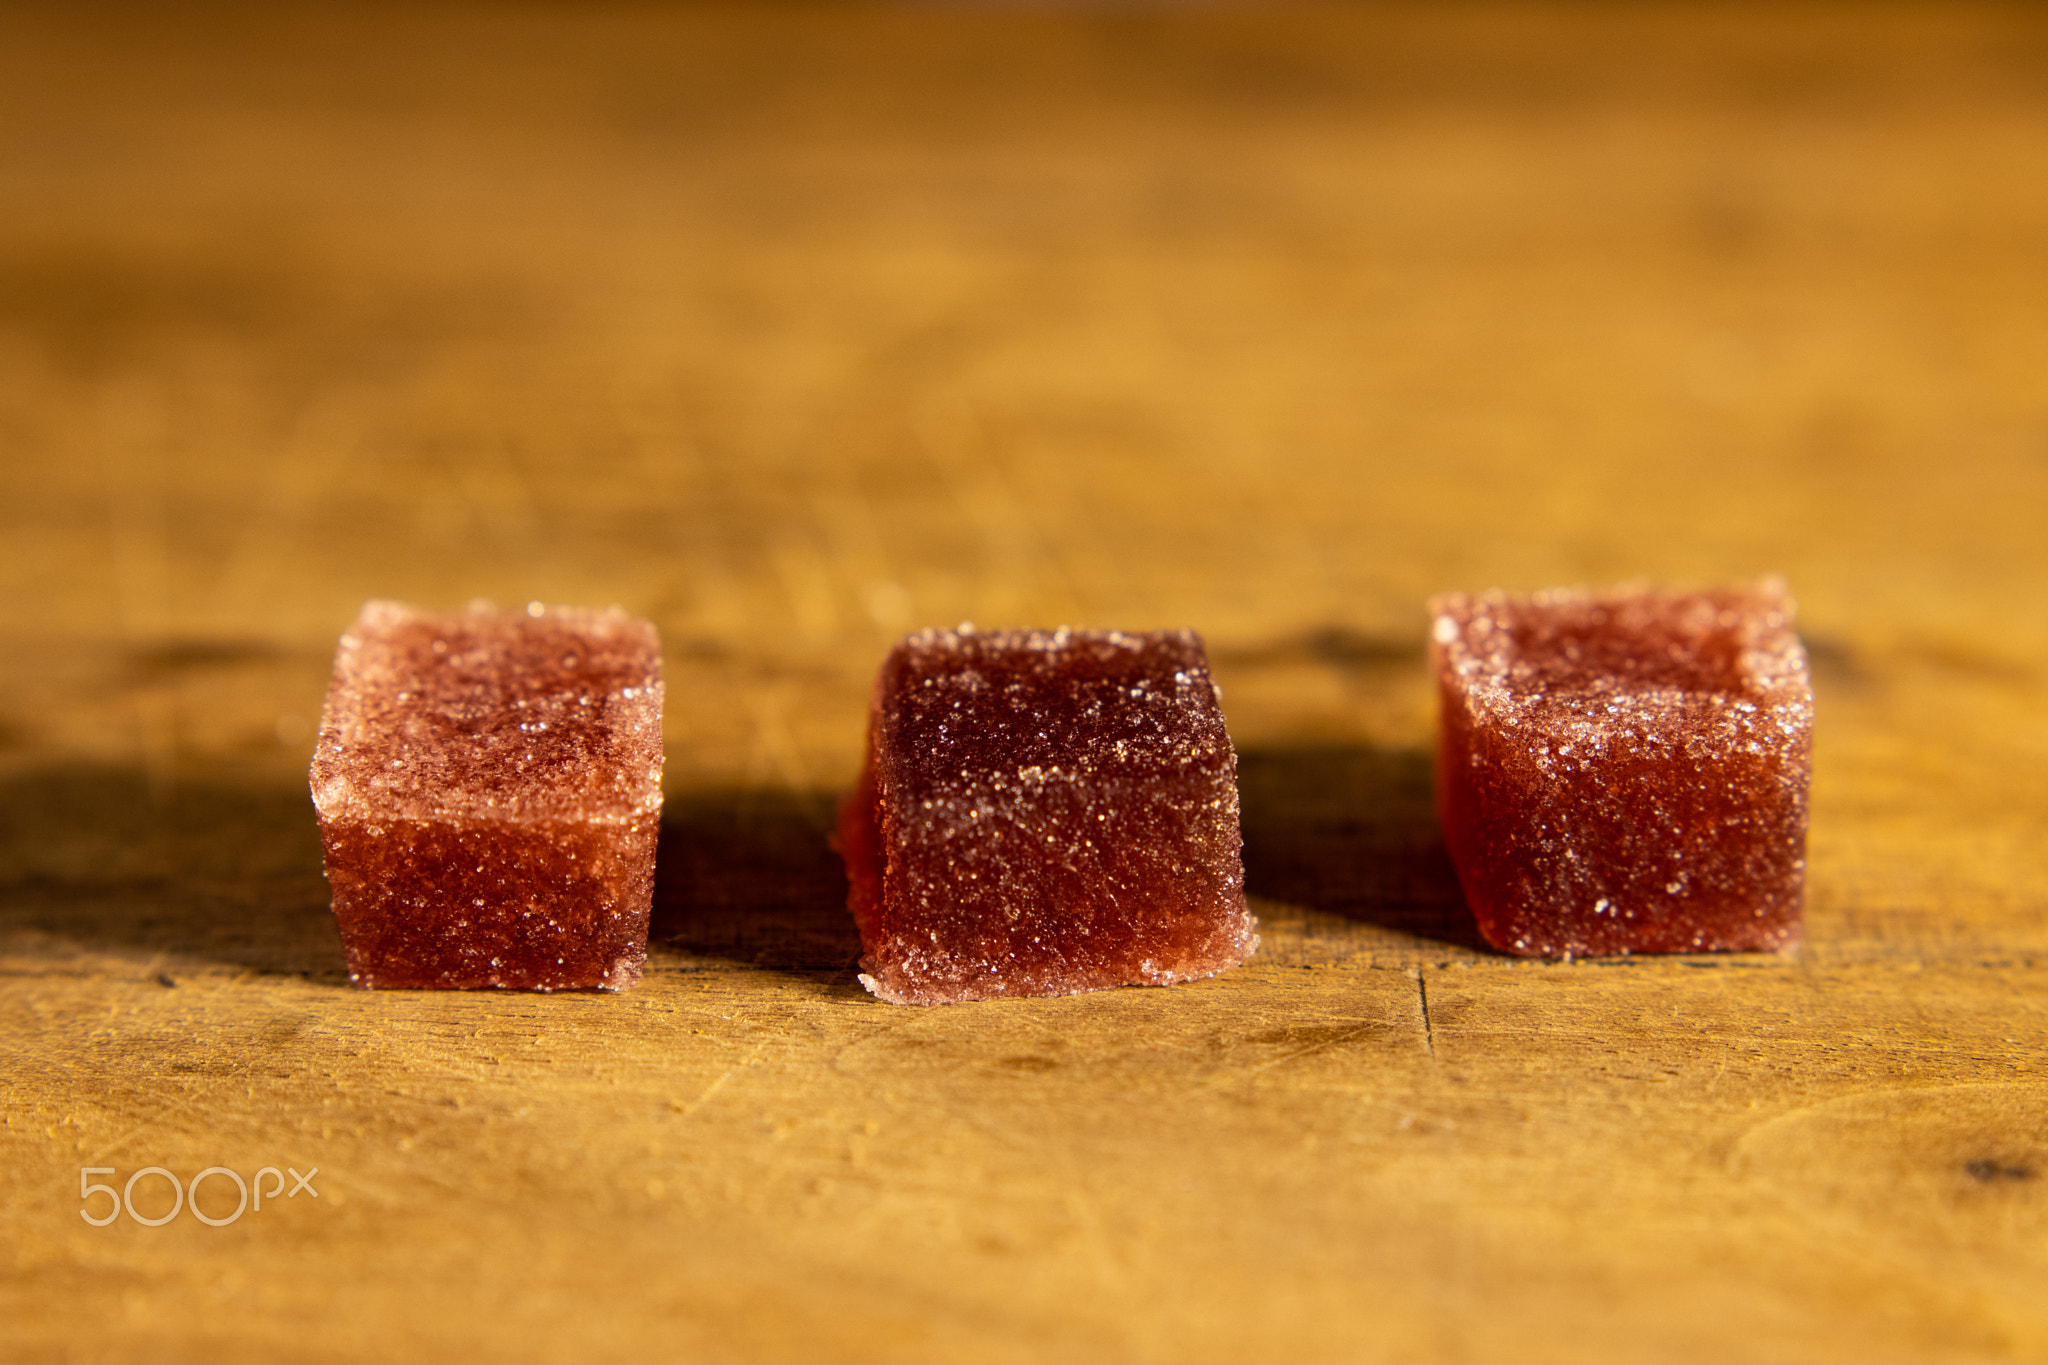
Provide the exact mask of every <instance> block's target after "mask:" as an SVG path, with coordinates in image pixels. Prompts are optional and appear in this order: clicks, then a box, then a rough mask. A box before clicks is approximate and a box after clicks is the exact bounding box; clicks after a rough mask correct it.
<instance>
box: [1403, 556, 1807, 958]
mask: <svg viewBox="0 0 2048 1365" xmlns="http://www.w3.org/2000/svg"><path fill="white" fill-rule="evenodd" d="M1430 607H1431V614H1432V616H1433V617H1434V622H1433V631H1432V651H1431V652H1432V658H1433V662H1434V664H1435V669H1436V674H1437V682H1438V688H1439V693H1440V701H1441V712H1442V725H1441V731H1440V741H1439V746H1438V753H1437V803H1438V808H1439V813H1440V816H1441V818H1442V822H1443V829H1444V837H1445V842H1446V843H1447V844H1448V846H1449V848H1450V851H1451V857H1452V861H1453V862H1454V863H1455V864H1456V866H1457V869H1458V877H1459V881H1460V882H1461V884H1462V885H1463V886H1464V889H1465V896H1466V900H1467V902H1468V903H1469V904H1470V905H1471V907H1472V911H1473V914H1474V916H1475V917H1476V918H1477V920H1478V923H1479V929H1480V931H1481V933H1483V934H1484V935H1485V936H1486V938H1487V940H1488V941H1489V942H1490V943H1492V944H1493V945H1494V946H1495V947H1498V948H1501V949H1503V950H1505V951H1508V952H1515V953H1528V954H1544V955H1578V954H1606V953H1629V952H1694V951H1702V950H1708V949H1740V948H1777V947H1783V946H1785V945H1787V944H1789V943H1792V942H1795V941H1797V939H1798V936H1799V932H1800V920H1801V910H1802V906H1803V892H1804V884H1805V869H1806V861H1805V860H1806V819H1807V787H1808V782H1809V774H1810V770H1811V753H1812V733H1813V691H1812V686H1811V684H1810V682H1809V679H1808V676H1807V668H1806V655H1805V651H1804V650H1803V649H1802V647H1801V646H1800V643H1799V639H1798V637H1797V636H1796V635H1795V634H1794V633H1793V631H1792V627H1791V617H1792V605H1791V602H1790V600H1789V599H1788V598H1787V597H1786V595H1785V591H1784V586H1783V585H1782V584H1781V583H1778V582H1777V581H1775V580H1769V581H1766V582H1763V583H1760V584H1756V585H1754V586H1751V587H1743V588H1729V589H1720V590H1714V591H1706V592H1691V593H1674V592H1658V591H1649V590H1621V591H1615V592H1606V593H1592V592H1582V591H1556V592H1547V593H1538V594H1536V595H1534V596H1531V597H1510V596H1507V595H1504V594H1500V593H1488V594H1484V595H1481V596H1467V595H1465V594H1462V593H1454V594H1450V595H1447V596H1444V597H1439V598H1437V599H1435V600H1434V601H1432V602H1431V604H1430Z"/></svg>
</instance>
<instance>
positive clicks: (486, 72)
mask: <svg viewBox="0 0 2048 1365" xmlns="http://www.w3.org/2000/svg"><path fill="white" fill-rule="evenodd" d="M2044 525H2048V16H2044V14H2043V12H2042V11H2041V10H2039V9H2036V8H2025V7H2016V8H1983V7H1969V6H1934V5H1929V6H1856V7H1843V8H1831V7H1821V6H1794V7H1765V6H1759V7H1755V8H1747V7H1739V6H1712V7H1708V6H1697V7H1669V8H1653V7H1647V6H1606V5H1599V6H1591V7H1587V8H1553V7H1543V6H1535V5H1528V6H1507V7H1487V6H1476V5H1459V6H1444V7H1437V6H1428V7H1417V8H1344V9H1307V8H1274V7H1260V8H1253V9H1241V10H1240V9H1228V8H1224V9H1216V8H1206V7H1193V8H1171V7H1161V8H1154V7H1112V8H1108V9H1103V10H1092V9H1089V8H1086V7H1079V6H1051V7H1044V8H1038V7H1030V6H1018V7H1011V6H993V7H965V8H955V7H944V6H924V7H903V8H893V9H835V8H812V7H792V6H779V5H777V6H764V7H760V8H667V7H657V6H641V7H615V8H599V7H588V6H559V7H557V6H540V5H516V6H514V5H508V6H504V7H500V8H473V7H456V6H426V7H421V6H390V7H370V6H360V7H350V8H329V7H322V6H280V7H244V8H235V9H221V10H214V9H206V8H194V7H187V6H176V7H160V8H150V9H138V10H135V11H132V12H131V11H123V10H117V9H113V8H109V7H81V6H57V5H51V6H12V5H11V6H6V7H4V8H0V527H4V530H0V820H4V825H0V1356H4V1357H5V1358H6V1359H8V1360H9V1361H16V1360H20V1361H40V1360H52V1361H63V1360H137V1361H143V1360H147V1361H177V1360H206V1361H239V1360H277V1359H292V1360H310V1361H326V1360H334V1361H341V1360H349V1361H357V1360H362V1361H369V1360H377V1361H384V1360H403V1359H429V1358H449V1359H453V1358H456V1357H457V1356H458V1355H466V1354H468V1353H470V1352H478V1351H488V1352H489V1353H490V1355H491V1358H495V1359H500V1360H508V1361H526V1360H535V1361H538V1360H561V1359H569V1358H605V1357H616V1358H623V1359H632V1360H648V1359H679V1360H689V1361H706V1362H721V1361H748V1362H751V1361H782V1360H814V1359H821V1358H830V1359H834V1360H847V1361H890V1362H895V1361H955V1360H982V1361H1013V1360H1014V1361H1027V1360H1028V1361H1037V1360H1050V1359H1078V1360H1100V1361H1138V1362H1146V1361H1167V1360H1192V1361H1239V1360H1289V1361H1294V1360H1300V1361H1332V1362H1338V1361H1342V1362H1354V1361H1390V1362H1434V1361H1448V1362H1457V1361H1473V1362H1478V1361H1500V1360H1513V1361H1528V1362H1548V1361H1558V1362H1565V1361H1588V1362H1610V1361H1611V1362H1638V1361H1670V1362H1694V1361H1698V1362H1709V1361H1712V1362H1720V1361H1728V1360H1744V1361H1759V1362H1794V1361H1818V1360H1840V1359H1853V1360H1860V1361H1866V1362H1871V1363H1872V1365H1877V1363H1878V1362H1894V1361H1896V1362H1906V1361H1913V1362H1921V1361H1956V1362H1976V1361H2006V1360H2011V1361H2028V1360H2042V1359H2048V1072H2044V1061H2048V848H2044V841H2043V831H2044V817H2048V611H2044V609H2043V605H2042V604H2043V602H2044V601H2048V535H2044V533H2043V527H2044ZM1773 570H1775V571H1779V572H1782V573H1784V574H1785V575H1786V576H1787V577H1788V579H1789V580H1790V582H1791V584H1792V586H1793V588H1794V590H1795V592H1796V593H1797V594H1798V596H1799V598H1800V601H1801V605H1802V611H1803V616H1802V622H1803V627H1804V629H1805V631H1806V633H1807V636H1808V639H1809V642H1810V644H1811V646H1812V650H1813V655H1814V661H1815V667H1816V684H1817V691H1818V697H1819V728H1818V754H1817V758H1816V771H1815V785H1814V795H1813V834H1812V858H1811V905H1810V913H1809V934H1808V941H1807V944H1806V946H1805V947H1804V949H1803V950H1801V951H1800V952H1798V953H1796V954H1792V955H1788V956H1784V957H1775V956H1730V957H1721V958H1675V959H1663V960H1633V961H1594V962H1573V963H1569V964H1564V963H1547V962H1527V961H1516V960H1510V959H1507V958H1504V957H1500V956H1498V955H1494V954H1491V953H1488V952H1485V951H1482V950H1479V949H1478V948H1477V947H1476V946H1475V940H1474V937H1473V932H1472V928H1471V925H1470V923H1469V919H1468V918H1467V917H1466V916H1465V915H1464V912H1463V910H1462V908H1461V905H1460V902H1459V900H1458V895H1457V891H1456V889H1455V885H1454V884H1453V882H1452V881H1451V879H1450V876H1449V872H1448V869H1447V867H1446V866H1445V863H1444V860H1443V856H1442V854H1441V852H1440V850H1439V847H1438V844H1437V841H1436V835H1435V831H1434V826H1433V821H1432V817H1431V815H1430V810H1429V790H1428V782H1429V777H1428V768H1427V752H1428V744H1429V742H1430V726H1431V717H1430V713H1429V709H1428V707H1429V702H1428V693H1427V690H1426V688H1425V686H1424V682H1423V677H1422V657H1421V639H1422V615H1421V602H1422V599H1423V598H1424V597H1425V596H1426V595H1427V594H1429V593H1431V592H1433V591H1437V590H1441V589H1444V588H1451V587H1467V588H1478V587H1486V586H1489V585H1496V584H1498V585H1503V586H1508V587H1515V588H1533V587H1539V586H1543V585H1546V584H1552V583H1561V582H1584V581H1593V582H1602V581H1611V580H1618V579H1624V578H1632V577H1648V578H1654V579H1659V580H1670V581H1681V582H1697V581H1708V580H1717V579H1726V578H1733V577H1747V576H1751V575H1755V574H1757V573H1761V572H1766V571H1773ZM373 595H387V596H397V597H403V598H408V599H413V600H416V601H420V602H425V603H431V604H455V603H460V602H462V601H464V600H466V599H468V598H471V597H473V596H487V597H491V598H494V599H496V600H499V601H502V602H518V601H524V600H527V599H530V598H543V599H546V600H549V601H558V602H572V603H583V604H590V605H604V604H607V603H612V602H616V603H619V604H621V605H623V606H625V607H627V608H628V609H630V610H632V611H634V612H637V613H641V614H645V615H647V616H649V617H651V618H652V619H654V620H655V621H656V622H657V623H658V624H659V626H660V628H661V630H662V632H663V636H664V641H665V648H666V651H667V656H666V658H667V668H668V676H669V717H668V741H669V751H668V752H669V760H668V762H669V773H668V791H669V809H668V817H667V823H666V825H665V834H664V841H663V850H662V861H661V871H660V891H659V905H658V908H657V924H656V942H655V945H654V948H653V951H652V955H651V959H650V964H649V968H650V969H649V972H648V975H647V979H646V981H645V983H644V984H643V986H642V987H641V988H640V989H639V990H637V991H634V992H632V993H630V994H627V995H624V996H619V997H599V996H569V997H558V998H544V997H532V996H519V995H488V994H463V995H455V994H447V995H436V994H403V993H394V994H376V995H372V994H364V993H359V992H355V991H353V990H350V989H349V988H348V987H347V985H346V983H345V979H344V975H343V972H342V964H341V957H340V951H339V946H338V943H337V941H336V938H335V934H334V930H333V927H332V924H331V921H330V919H329V917H328V915H327V911H326V903H325V886H324V883H323V882H322V880H321V876H320V868H319V852H318V842H317V839H316V836H315V830H314V826H313V817H312V812H311V809H310V806H309V803H308V801H307V797H306V793H305V789H304V776H303V774H304V767H305V763H306V760H307V757H308V754H309V750H310V742H311V732H312V724H313V721H314V719H315V717H316V715H317V710H318V706H319V702H320V697H321V693H322V689H323V687H324V680H325V672H326V666H327V659H328V656H329V652H330V651H331V649H332V645H333V640H334V637H335V635H336V634H337V633H338V632H339V630H340V629H341V627H342V626H343V625H344V624H346V622H347V621H348V620H349V619H350V617H351V615H352V613H353V612H354V611H355V609H356V607H357V606H358V604H359V603H360V602H361V601H362V599H364V598H366V597H369V596H373ZM962 618H971V619H973V620H975V621H978V622H981V623H984V624H1009V623H1018V624H1040V625H1052V624H1057V623H1060V622H1071V623H1074V624H1086V625H1102V626H1110V625H1114V626H1126V627H1152V626H1161V625H1181V624H1187V625H1193V626H1195V627H1197V628H1199V629H1201V630H1202V631H1204V632H1205V634H1206V635H1207V637H1208V639H1209V641H1210V643H1211V646H1212V649H1213V652H1214V655H1215V659H1216V667H1217V673H1218V676H1219V678H1220V679H1221V680H1222V683H1223V685H1224V688H1225V707H1226V710H1227V711H1228V713H1229V716H1230V720H1231V724H1232V729H1233V733H1234V735H1235V737H1236V739H1237V742H1238V745H1239V748H1240V751H1241V755H1242V776H1243V791H1244V812H1245V822H1246V838H1247V850H1246V852H1247V864H1248V868H1249V877H1250V886H1251V890H1252V892H1253V894H1254V896H1255V899H1256V905H1257V909H1258V911H1259V913H1260V914H1261V916H1262V918H1263V921H1264V927H1265V948H1264V951H1263V952H1262V953H1261V954H1260V955H1259V956H1258V957H1257V958H1256V959H1255V960H1254V961H1253V962H1252V963H1250V964H1249V965H1248V966H1246V967H1245V968H1244V969H1242V970H1241V971H1238V972H1235V973H1232V974H1230V975H1227V976H1225V977H1223V978H1220V979H1217V980H1212V981H1208V982H1203V983H1199V984H1194V985H1190V986H1186V987H1181V988H1175V989H1169V990H1127V991H1118V992H1111V993H1107V994H1101V995H1095V996H1088V997H1081V998H1074V999H1064V1000H1039V1001H1015V1002H1004V1003H997V1004H987V1005H977V1006H967V1007H955V1008H945V1009H936V1010H928V1011H919V1010H911V1009H900V1008H894V1007H891V1006H887V1005H883V1004H880V1003H878V1002H876V1001H874V1000H872V999H871V998H869V997H868V996H866V995H865V994H864V993H863V992H862V991H861V990H860V988H859V987H858V986H857V985H856V984H855V982H854V980H853V974H852V970H851V963H852V960H853V957H854V956H855V954H856V952H857V945H856V942H855V940H854V938H853V937H852V934H851V932H850V928H849V926H848V923H847V920H846V918H845V915H844V912H843V909H842V906H841V898H842V895H843V883H842V880H841V877H840V873H839V870H838V866H837V863H836V861H835V859H834V857H833V855H832V854H831V853H830V852H829V850H828V849H827V848H826V847H825V844H824V829H825V827H826V823H827V820H828V817H829V811H830V803H831V800H832V796H833V793H834V791H835V790H836V789H837V788H838V787H839V786H841V785H842V784H844V783H845V782H846V781H847V780H848V778H849V777H850V776H851V773H852V771H853V768H854V765H855V763H856V761H857V758H858V753H859V744H860V726H861V720H862V712H863V706H864V702H865V694H866V687H867V683H868V680H869V677H870V676H871V671H872V669H873V667H874V665H875V663H876V662H877V661H878V659H879V658H880V655H881V653H882V651H883V649H884V648H885V647H886V645H887V642H888V641H889V639H890V638H891V637H892V636H893V635H894V634H895V633H897V632H900V631H902V630H904V629H907V628H910V627H912V626H915V625H918V624H924V623H933V622H938V623H951V622H953V621H956V620H959V619H962ZM150 1166H162V1167H166V1168H168V1169H170V1170H171V1171H173V1172H175V1173H176V1174H178V1175H179V1176H180V1177H182V1178H190V1177H191V1176H193V1175H194V1174H196V1173H197V1172H198V1171H199V1170H201V1169H202V1168H206V1167H213V1166H221V1167H227V1168H231V1169H233V1170H235V1171H237V1172H239V1173H241V1174H243V1175H245V1176H246V1175H249V1174H253V1173H254V1172H255V1171H256V1170H257V1169H258V1168H260V1167H265V1166H275V1167H279V1168H283V1167H286V1166H290V1167H293V1168H295V1169H297V1170H299V1171H301V1172H303V1171H306V1170H308V1169H310V1168H313V1167H317V1168H318V1171H319V1174H318V1175H317V1177H315V1178H314V1181H313V1184H314V1187H315V1188H316V1189H317V1191H318V1197H317V1199H316V1198H315V1197H313V1196H311V1195H307V1194H303V1193H302V1194H299V1195H297V1196H296V1197H293V1198H284V1197H282V1196H274V1197H273V1198H272V1199H271V1200H270V1201H269V1202H268V1203H267V1204H266V1205H265V1207H264V1208H263V1209H262V1210H261V1211H260V1212H250V1213H248V1214H246V1215H245V1216H243V1217H242V1218H241V1219H240V1220H239V1221H237V1222H235V1223H233V1224H231V1225H229V1226H223V1227H210V1226H207V1225H205V1224H204V1223H201V1222H199V1221H197V1220H196V1219H195V1218H194V1217H193V1216H191V1214H190V1213H185V1214H181V1215H180V1216H179V1217H178V1218H177V1219H175V1220H173V1221H172V1222H170V1223H167V1224H165V1225H163V1226H161V1227H146V1226H141V1225H138V1224H136V1223H135V1222H133V1221H130V1220H128V1219H126V1218H124V1219H122V1220H120V1221H118V1222H116V1223H115V1224H113V1225H111V1226H108V1227H103V1228H101V1227H93V1226H89V1225H87V1224H86V1223H85V1222H84V1221H82V1220H81V1218H80V1211H81V1208H85V1209H89V1210H92V1211H95V1212H97V1211H99V1210H101V1209H103V1208H104V1207H105V1204H104V1196H94V1200H93V1202H91V1203H86V1204H82V1203H81V1200H80V1198H79V1188H80V1183H79V1182H80V1171H81V1169H82V1168H86V1167H98V1168H113V1170H114V1172H115V1174H114V1175H113V1176H111V1177H109V1176H105V1175H101V1176H94V1177H90V1178H91V1179H94V1180H100V1181H105V1180H108V1179H112V1180H114V1181H116V1182H125V1181H126V1180H127V1178H128V1177H129V1176H130V1175H131V1174H133V1173H134V1172H136V1171H138V1170H141V1169H143V1168H145V1167H150ZM231 1195H232V1189H231V1187H230V1185H229V1184H228V1183H227V1181H226V1179H225V1177H214V1178H212V1180H211V1181H210V1183H209V1184H207V1185H206V1187H205V1190H204V1193H203V1196H202V1205H201V1207H202V1209H206V1210H211V1211H212V1213H213V1215H216V1216H219V1215H224V1214H225V1213H226V1212H227V1211H228V1208H229V1207H230V1205H231V1203H232V1200H231ZM136 1197H137V1201H138V1206H139V1207H142V1208H144V1209H145V1210H148V1211H154V1210H158V1209H160V1208H163V1207H167V1206H168V1197H169V1196H168V1190H167V1188H166V1187H164V1186H163V1184H162V1182H161V1181H160V1180H159V1179H158V1178H157V1177H148V1178H146V1179H145V1181H144V1182H143V1183H142V1184H141V1185H138V1186H137V1187H136Z"/></svg>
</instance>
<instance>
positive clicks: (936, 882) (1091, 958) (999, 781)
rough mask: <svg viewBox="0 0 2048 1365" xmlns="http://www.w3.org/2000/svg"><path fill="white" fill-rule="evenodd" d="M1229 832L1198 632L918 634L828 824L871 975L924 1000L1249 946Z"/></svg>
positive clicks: (1090, 980)
mask: <svg viewBox="0 0 2048 1365" xmlns="http://www.w3.org/2000/svg"><path fill="white" fill-rule="evenodd" d="M1238 824H1239V822H1238V804H1237V785H1236V756H1235V753H1234V751H1233V750H1232V749H1231V746H1230V740H1229V735H1228V733H1227V732H1226V730H1225V728H1224V725H1223V719H1222V713H1221V709H1220V707H1219V706H1218V705H1217V702H1216V692H1215V688H1214V686H1213V684H1212V683H1211V681H1210V678H1209V673H1208V666H1207V660H1206V657H1205V656H1204V655H1203V653H1202V650H1201V646H1200V642H1199V641H1198V640H1195V639H1194V637H1193V636H1192V635H1188V634H1185V633H1160V634H1157V635H1143V636H1140V635H1121V634H1107V633H1105V634H1099V635H1098V634H1092V633H1081V632H1067V633H1044V632H1001V633H987V634H981V635H971V634H962V633H956V632H927V633H926V634H924V635H922V636H913V637H911V639H910V640H908V641H906V642H905V643H904V645H902V646H899V647H898V650H897V651H896V653H894V654H892V655H891V657H890V659H889V661H888V662H886V663H885V664H884V666H883V669H882V673H881V675H880V677H879V679H878V681H877V686H876V696H875V702H874V709H873V716H872V720H871V732H870V758H869V764H868V768H867V771H866V772H865V773H864V774H863V777H862V779H861V783H860V785H859V786H857V787H856V788H855V790H854V792H853V793H852V794H850V795H849V797H848V799H847V801H846V803H845V805H844V806H843V808H842V815H841V823H840V831H839V843H840V847H841V850H842V852H843V853H844V854H845V855H846V859H847V866H848V873H849V880H850V882H851V891H850V894H849V904H850V906H851V908H852V910H853V913H854V918H855V920H856V922H857V923H858V924H859V927H860V930H861V935H862V943H863V947H864V948H865V950H866V951H865V956H864V957H863V959H862V965H863V968H864V969H865V976H864V980H865V981H866V983H867V984H868V985H869V987H870V989H872V990H874V991H875V993H876V994H878V995H880V996H882V997H883V998H884V999H889V1000H893V1001H898V1002H901V1003H910V1004H938V1003H948V1002H953V1001H964V1000H977V999H988V998H993V997H998V996H1006V995H1064V994H1071V993H1075V992H1080V991H1090V990H1101V989H1106V988H1108V987H1112V986H1119V985H1131V984H1155V985H1158V984H1166V983H1169V982H1173V981H1181V980H1187V979H1190V978H1194V977H1201V976H1209V975H1213V974H1214V973H1216V972H1218V971H1221V970H1223V969H1225V968H1227V967H1231V966H1235V965H1237V964H1238V963H1240V962H1242V961H1243V960H1244V958H1245V957H1246V956H1247V955H1248V954H1249V953H1250V952H1251V951H1252V950H1253V949H1254V948H1255V947H1256V943H1257V938H1256V934H1255V923H1254V921H1253V919H1252V916H1251V914H1250V912H1249V910H1248V909H1247V908H1246V905H1245V899H1244V873H1243V864H1242V857H1241V839H1240V835H1239V828H1238Z"/></svg>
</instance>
